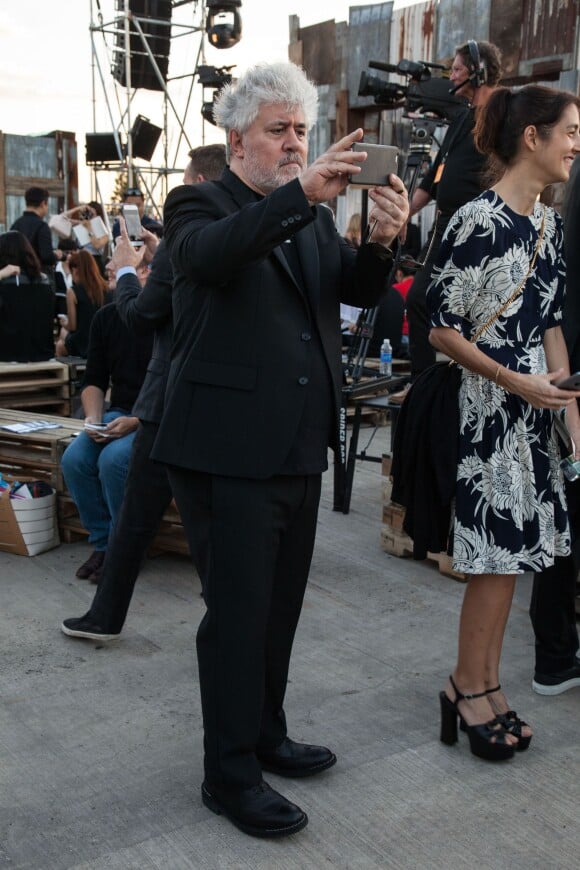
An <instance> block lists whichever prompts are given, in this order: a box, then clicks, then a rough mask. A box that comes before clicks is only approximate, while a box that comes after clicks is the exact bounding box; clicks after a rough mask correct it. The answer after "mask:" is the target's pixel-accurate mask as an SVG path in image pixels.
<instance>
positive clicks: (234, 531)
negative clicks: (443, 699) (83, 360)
mask: <svg viewBox="0 0 580 870" xmlns="http://www.w3.org/2000/svg"><path fill="white" fill-rule="evenodd" d="M317 108H318V95H317V91H316V88H315V86H314V85H313V84H312V83H311V82H309V81H308V79H307V78H306V75H305V74H304V72H303V70H301V69H300V68H299V67H298V66H296V65H294V64H292V63H274V64H259V65H257V66H255V67H252V68H250V69H249V70H246V72H245V73H244V74H243V75H242V76H241V77H240V78H239V79H238V80H237V81H236V82H235V83H232V84H231V85H226V87H225V88H224V89H223V90H222V91H220V94H219V96H218V98H217V102H216V106H215V110H214V116H215V118H216V121H217V124H218V125H219V126H220V127H222V128H224V129H225V131H226V135H227V138H228V149H229V150H228V153H229V166H228V167H227V168H226V169H225V170H224V172H223V174H222V176H221V177H220V179H219V180H218V181H213V182H208V183H205V184H194V185H184V186H183V187H178V188H176V189H174V190H172V191H171V192H170V194H169V196H168V198H167V200H166V202H165V208H164V225H165V233H166V234H165V239H166V243H167V247H168V249H169V252H170V255H171V261H172V264H173V270H174V288H173V311H174V327H175V337H174V342H173V352H172V362H171V369H170V373H169V381H168V386H167V392H166V402H165V408H164V412H163V417H162V419H161V424H160V427H159V434H158V436H157V440H156V442H155V445H154V448H153V451H152V454H151V456H152V458H153V459H154V460H155V461H161V462H163V463H164V464H166V465H167V467H168V475H169V480H170V484H171V489H172V491H173V493H174V496H175V500H176V502H177V506H178V509H179V513H180V515H181V518H182V521H183V526H184V529H185V531H186V534H187V537H188V541H189V545H190V550H191V553H192V557H193V559H194V561H195V564H196V566H199V573H200V579H201V583H202V589H203V599H204V603H205V605H206V607H207V612H206V614H205V615H204V618H203V620H202V622H201V624H200V626H199V629H198V634H197V652H198V662H199V674H200V689H201V698H202V710H203V726H204V748H205V753H204V755H205V757H204V768H205V779H204V782H203V783H202V787H201V797H202V801H203V802H204V804H205V805H206V806H207V807H208V808H209V809H210V810H212V811H213V812H215V813H217V814H220V815H222V816H224V817H225V818H227V819H229V820H230V821H231V822H232V823H233V824H234V825H236V826H237V827H238V828H240V830H242V831H244V832H245V833H247V834H250V835H252V836H260V837H272V836H283V835H290V834H294V833H296V832H298V831H300V830H301V829H302V828H303V827H304V826H305V825H306V824H307V821H308V818H307V816H306V813H304V812H303V810H302V809H301V808H300V807H298V806H296V805H295V804H293V803H292V802H291V801H289V800H288V799H287V798H285V797H284V796H283V795H281V794H280V793H278V792H277V791H276V790H274V789H273V788H271V787H270V786H269V784H268V783H267V782H266V781H265V780H264V778H263V771H270V772H273V773H275V774H279V775H281V776H286V777H307V776H314V775H318V774H321V773H323V771H326V770H328V769H329V768H330V767H332V766H333V765H334V764H335V762H336V756H335V754H334V752H333V751H332V750H331V749H330V748H328V747H325V746H319V745H316V744H309V743H302V742H298V741H296V740H293V739H291V737H290V736H289V734H288V729H287V725H286V716H285V713H284V696H285V691H286V683H287V679H288V669H289V665H290V655H291V650H292V644H293V640H294V634H295V631H296V627H297V624H298V620H299V616H300V611H301V608H302V600H303V596H304V593H305V590H306V584H307V580H308V573H309V568H310V561H311V557H312V551H313V546H314V537H315V533H316V522H317V512H318V504H319V499H320V487H321V474H322V472H323V471H324V470H325V469H326V467H327V464H328V447H329V446H330V445H336V444H337V441H336V433H337V430H338V408H339V405H340V391H341V388H342V370H341V334H340V302H341V301H342V302H345V303H347V304H351V305H355V306H360V307H372V306H374V305H376V304H377V302H378V300H379V299H380V298H381V295H382V293H383V292H384V288H385V285H386V282H387V279H388V276H389V273H390V271H391V268H392V263H393V253H392V250H391V245H394V244H395V243H396V239H397V237H398V235H399V233H400V232H401V229H402V228H403V227H404V226H405V223H406V221H407V218H408V212H409V207H408V198H407V192H406V190H405V186H404V184H403V182H402V181H401V179H400V178H398V177H397V176H396V175H391V176H390V178H389V186H381V187H374V188H372V189H371V190H370V191H369V199H370V201H371V207H370V209H369V223H370V225H371V227H374V229H373V234H372V237H371V240H370V241H369V240H368V238H367V239H366V240H365V242H364V243H363V244H362V245H361V246H360V248H359V249H358V251H357V250H354V249H353V248H352V247H351V246H350V245H349V244H348V243H347V242H345V241H344V239H342V237H341V236H340V235H339V233H338V232H337V230H336V226H335V224H334V218H333V215H332V213H331V211H330V209H328V208H327V207H326V206H325V205H323V203H325V202H326V201H327V200H330V199H333V198H334V197H335V196H337V195H338V194H339V193H340V192H341V191H343V190H345V188H346V187H347V185H348V178H349V176H350V175H357V174H358V172H359V167H360V166H361V165H362V164H363V163H364V161H365V158H366V155H365V153H364V152H356V151H353V150H352V147H351V146H352V145H353V143H354V142H360V141H361V139H362V136H363V131H362V129H357V130H354V131H353V132H351V133H349V134H348V135H346V136H344V137H342V138H341V139H340V140H339V141H337V142H336V143H334V144H333V145H332V146H330V147H329V148H328V150H327V151H325V152H324V153H323V154H322V155H320V156H319V157H318V158H317V159H316V160H314V161H313V162H312V163H311V164H308V131H309V129H310V128H311V127H312V125H313V124H314V123H315V121H316V116H317ZM232 421H235V425H232Z"/></svg>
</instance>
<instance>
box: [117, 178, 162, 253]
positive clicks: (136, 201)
mask: <svg viewBox="0 0 580 870" xmlns="http://www.w3.org/2000/svg"><path fill="white" fill-rule="evenodd" d="M123 205H133V206H136V208H137V211H138V213H139V221H140V223H141V226H142V227H143V229H145V230H149V232H150V233H154V234H155V235H156V236H157V237H158V238H161V237H162V236H163V224H162V223H161V222H160V221H156V220H155V219H154V218H152V217H150V216H149V215H148V214H146V212H145V197H144V196H143V193H142V191H141V190H139V188H138V187H129V188H127V190H125V192H124V193H123ZM120 231H121V230H120V228H119V220H118V219H117V220H115V221H114V222H113V230H112V233H113V240H116V239H117V236H118V235H119V233H120ZM129 235H131V233H130V234H129ZM137 235H138V234H137Z"/></svg>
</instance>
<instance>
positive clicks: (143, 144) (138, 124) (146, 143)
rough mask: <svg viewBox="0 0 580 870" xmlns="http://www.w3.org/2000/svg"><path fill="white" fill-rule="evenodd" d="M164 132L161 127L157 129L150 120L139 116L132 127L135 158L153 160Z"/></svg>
mask: <svg viewBox="0 0 580 870" xmlns="http://www.w3.org/2000/svg"><path fill="white" fill-rule="evenodd" d="M162 132H163V130H162V129H161V127H156V126H155V124H152V123H151V121H150V120H149V118H144V117H143V115H137V117H136V118H135V120H134V122H133V126H132V127H131V144H132V152H133V157H141V159H142V160H151V158H152V157H153V152H154V151H155V148H156V147H157V143H158V142H159V137H160V136H161V133H162Z"/></svg>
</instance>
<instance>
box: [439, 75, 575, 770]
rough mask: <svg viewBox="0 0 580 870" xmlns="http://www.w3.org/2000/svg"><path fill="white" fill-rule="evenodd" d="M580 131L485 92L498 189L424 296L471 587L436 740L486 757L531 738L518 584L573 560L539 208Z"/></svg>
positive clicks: (531, 88) (563, 404)
mask: <svg viewBox="0 0 580 870" xmlns="http://www.w3.org/2000/svg"><path fill="white" fill-rule="evenodd" d="M579 124H580V120H579V100H578V99H577V98H576V97H575V96H574V95H573V94H570V93H566V92H562V91H556V90H552V89H550V88H545V87H540V86H536V85H528V86H526V87H524V88H522V89H521V90H519V91H515V92H512V91H510V90H509V89H508V88H498V89H497V90H496V91H495V92H494V93H493V94H492V95H491V97H490V99H489V101H488V103H487V104H486V106H484V107H482V108H481V110H480V112H479V113H478V118H477V123H476V128H475V134H474V136H475V143H476V146H477V148H478V149H479V150H480V151H481V152H482V153H484V154H487V155H490V156H491V157H492V158H493V160H494V163H495V164H497V165H500V166H501V173H500V176H499V180H498V181H497V182H496V183H495V184H494V185H493V187H492V188H491V189H490V190H487V191H485V192H484V193H482V194H481V195H480V196H479V197H477V198H476V199H475V200H473V201H472V202H470V203H467V204H466V205H464V206H462V207H461V208H460V209H459V210H458V211H457V212H456V213H455V215H454V216H453V217H452V219H451V221H450V224H449V227H448V229H447V231H446V234H445V236H444V239H443V242H442V245H441V249H440V252H439V256H438V260H437V264H436V267H435V270H434V273H433V280H432V283H431V286H430V288H429V293H428V305H429V308H430V312H431V318H432V329H431V334H430V341H431V343H432V344H433V345H434V346H435V347H436V348H437V350H440V351H443V352H444V353H445V354H447V355H448V356H449V357H451V359H453V360H455V361H456V362H457V363H458V364H459V365H460V366H461V387H460V392H459V421H460V427H459V440H458V467H457V483H456V492H455V511H454V519H453V524H452V529H451V539H450V550H451V551H452V554H453V567H454V568H455V569H456V570H457V571H461V572H463V573H465V574H467V575H468V578H469V579H468V584H467V587H466V590H465V597H464V600H463V606H462V610H461V618H460V625H459V648H458V657H457V664H456V666H455V669H454V671H453V672H452V674H451V676H450V677H449V679H448V681H447V684H446V686H445V689H444V691H443V692H441V695H440V702H441V739H442V741H443V742H444V743H447V744H452V743H454V742H455V741H456V740H457V726H458V723H459V724H460V726H461V728H462V730H465V731H466V732H467V735H468V737H469V742H470V747H471V751H472V752H473V753H474V754H475V755H478V756H480V757H483V758H487V759H489V760H504V759H507V758H510V757H511V756H513V754H514V750H516V749H519V750H523V749H526V748H527V747H528V746H529V744H530V740H531V738H532V730H531V728H530V727H529V726H528V725H527V724H526V723H525V722H524V721H523V720H521V719H520V718H519V717H518V715H517V714H516V713H515V712H514V711H513V710H512V709H511V707H510V705H509V703H508V701H507V700H506V696H505V695H504V693H503V692H502V690H501V686H500V679H499V668H500V657H501V650H502V643H503V637H504V632H505V627H506V623H507V619H508V615H509V611H510V607H511V602H512V597H513V592H514V587H515V580H516V576H517V575H518V574H522V573H524V572H527V571H538V570H540V571H541V570H542V569H543V568H545V567H548V566H549V565H551V564H553V561H554V557H555V556H563V555H566V554H567V553H568V552H569V550H570V534H569V529H568V519H567V513H566V504H565V496H564V487H563V481H562V472H561V469H560V467H559V459H560V458H559V453H558V445H557V439H556V434H555V427H554V414H555V413H559V412H560V410H561V409H562V408H565V409H566V423H567V425H568V429H569V431H570V434H571V437H572V440H573V442H574V445H575V455H576V458H580V418H579V414H578V407H577V403H576V398H577V397H580V393H576V392H571V391H567V390H564V389H560V388H559V387H558V386H557V385H558V384H559V383H561V382H562V381H563V380H564V378H565V377H566V376H567V375H568V374H569V366H568V356H567V353H566V346H565V343H564V338H563V336H562V330H561V326H560V324H561V321H562V303H563V297H564V279H565V271H564V264H563V259H562V253H563V251H562V247H563V245H562V239H563V233H562V221H561V219H560V217H559V215H557V214H556V213H555V212H554V211H553V210H552V209H551V208H549V207H546V206H544V205H543V204H541V203H540V201H539V198H540V195H541V193H542V191H543V190H544V189H545V188H546V186H547V185H549V184H552V183H554V182H563V181H566V180H567V179H568V176H569V173H570V167H571V166H572V162H573V160H574V158H575V156H576V154H577V153H578V152H579V151H580V133H579ZM490 321H492V322H490Z"/></svg>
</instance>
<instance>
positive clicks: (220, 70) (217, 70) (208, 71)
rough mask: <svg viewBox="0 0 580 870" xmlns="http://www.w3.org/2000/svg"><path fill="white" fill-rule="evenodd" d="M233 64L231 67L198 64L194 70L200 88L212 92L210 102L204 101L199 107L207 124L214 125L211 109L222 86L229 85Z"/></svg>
mask: <svg viewBox="0 0 580 870" xmlns="http://www.w3.org/2000/svg"><path fill="white" fill-rule="evenodd" d="M234 66H235V64H233V65H232V66H221V67H215V66H206V65H205V64H200V65H199V66H198V67H197V69H196V70H195V74H196V75H197V77H198V79H199V83H200V85H201V86H202V88H204V89H205V88H211V89H212V90H213V94H212V95H211V97H212V98H211V102H208V101H206V100H205V97H204V101H203V103H202V105H201V114H202V117H203V119H204V121H207V122H208V123H209V124H215V121H214V117H213V109H214V103H215V98H216V93H217V92H218V91H219V90H220V89H221V88H223V86H224V85H229V84H230V82H231V80H232V74H231V72H230V70H232V69H233V68H234Z"/></svg>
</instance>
